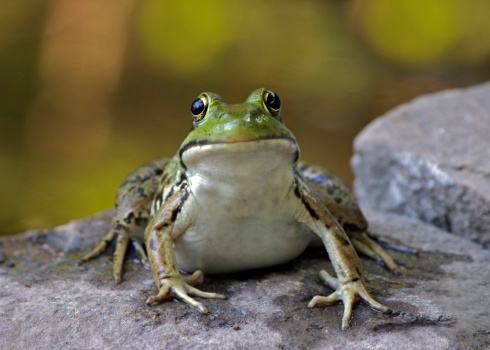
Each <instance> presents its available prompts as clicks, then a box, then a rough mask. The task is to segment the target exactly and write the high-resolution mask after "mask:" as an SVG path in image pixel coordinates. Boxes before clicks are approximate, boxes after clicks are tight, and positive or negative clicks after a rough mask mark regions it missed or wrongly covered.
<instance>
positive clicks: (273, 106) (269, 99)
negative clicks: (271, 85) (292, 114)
mask: <svg viewBox="0 0 490 350" xmlns="http://www.w3.org/2000/svg"><path fill="white" fill-rule="evenodd" d="M263 101H264V107H265V108H266V109H267V110H268V111H269V112H270V114H272V115H274V116H276V115H279V112H280V111H281V99H280V98H279V96H278V95H276V94H275V93H273V92H272V91H270V90H264V95H263Z"/></svg>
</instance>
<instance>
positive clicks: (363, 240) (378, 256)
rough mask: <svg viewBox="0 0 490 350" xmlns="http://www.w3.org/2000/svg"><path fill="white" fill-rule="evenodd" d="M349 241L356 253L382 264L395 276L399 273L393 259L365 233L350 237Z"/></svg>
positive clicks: (398, 268)
mask: <svg viewBox="0 0 490 350" xmlns="http://www.w3.org/2000/svg"><path fill="white" fill-rule="evenodd" d="M351 241H352V244H353V245H354V247H355V248H356V250H357V251H358V252H360V253H362V254H364V255H366V256H368V257H370V258H371V259H373V260H375V261H376V262H378V263H380V264H384V265H385V266H386V267H387V268H388V269H389V270H390V271H392V272H394V273H396V274H399V273H400V272H401V270H400V267H399V266H398V265H397V264H396V263H395V261H394V260H393V258H392V257H391V256H390V255H389V254H388V253H387V252H386V251H385V250H384V249H383V248H381V247H380V246H379V245H378V244H377V243H376V242H374V241H373V240H372V239H371V238H370V237H369V236H368V235H367V234H366V233H362V234H360V235H356V236H354V237H352V238H351Z"/></svg>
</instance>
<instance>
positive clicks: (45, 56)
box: [0, 0, 490, 234]
mask: <svg viewBox="0 0 490 350" xmlns="http://www.w3.org/2000/svg"><path fill="white" fill-rule="evenodd" d="M2 7H3V9H2V11H1V12H0V23H1V25H0V91H1V93H0V99H1V101H0V147H1V148H0V169H1V170H0V195H1V201H0V227H1V229H0V234H12V233H15V232H19V231H22V230H26V229H31V228H48V227H52V226H53V225H57V224H62V223H64V222H66V221H68V220H70V219H75V218H79V217H83V216H88V215H91V214H93V213H96V212H98V211H101V210H103V209H105V208H109V207H112V205H113V199H114V195H115V192H116V189H117V187H118V185H119V183H120V182H121V181H122V180H123V178H124V177H125V175H126V174H127V173H128V172H129V171H131V170H132V169H133V168H135V167H136V166H138V165H139V164H141V163H144V162H146V161H148V160H151V159H153V158H158V157H162V156H171V155H173V153H174V152H175V151H176V150H177V148H178V147H179V146H180V143H181V142H182V140H183V139H184V137H185V135H186V133H187V131H188V129H189V128H190V125H191V120H192V118H191V115H190V111H189V108H190V104H191V102H192V101H193V100H194V98H195V97H196V96H197V95H198V94H199V93H200V92H202V91H214V92H217V93H219V94H221V95H222V96H223V97H224V98H225V100H227V101H228V102H230V103H239V102H242V101H243V100H244V99H245V98H246V97H247V96H248V94H249V93H250V92H251V91H252V90H254V89H256V88H258V87H262V86H266V87H268V88H270V89H272V90H273V91H275V92H276V93H278V94H279V95H280V97H281V99H282V101H283V113H282V114H283V118H284V120H285V122H286V124H287V125H288V127H289V128H290V129H291V130H292V131H293V132H294V134H295V135H296V137H297V139H298V141H299V144H300V146H301V150H302V156H303V158H304V159H308V160H310V161H314V162H317V163H319V164H321V165H323V166H325V167H327V168H330V169H331V170H333V171H335V172H336V173H338V174H339V175H340V176H341V177H342V178H344V179H345V180H346V182H347V183H349V184H350V183H351V182H352V179H353V175H352V173H351V170H350V166H349V159H350V156H351V154H352V141H353V138H354V137H355V135H356V134H357V133H358V132H359V131H360V130H361V129H362V128H363V127H364V126H365V125H366V124H368V123H369V122H370V121H371V120H372V119H374V118H375V117H377V116H379V115H381V114H383V113H385V112H386V111H388V110H389V109H390V108H393V107H395V106H396V105H398V104H400V103H403V102H406V101H409V100H411V99H412V98H414V97H415V96H417V95H420V94H425V93H430V92H435V91H440V90H444V89H448V88H454V87H464V86H468V85H472V84H477V83H481V82H484V81H486V80H488V79H489V77H490V69H489V68H490V41H489V40H488V37H489V34H490V22H489V21H488V20H487V19H488V16H489V15H490V2H488V1H486V0H471V1H468V0H433V1H425V0H398V1H396V2H395V1H389V0H347V1H340V0H337V1H320V0H309V1H302V2H298V1H291V0H290V1H279V0H276V1H266V2H265V1H259V0H250V1H228V0H218V1H214V2H212V6H211V5H210V4H206V3H203V2H199V1H195V0H186V1H160V0H144V1H135V0H120V1H115V2H104V1H96V0H84V1H76V0H51V1H49V2H45V1H40V0H38V1H30V0H17V1H10V2H8V4H7V5H5V4H4V5H2Z"/></svg>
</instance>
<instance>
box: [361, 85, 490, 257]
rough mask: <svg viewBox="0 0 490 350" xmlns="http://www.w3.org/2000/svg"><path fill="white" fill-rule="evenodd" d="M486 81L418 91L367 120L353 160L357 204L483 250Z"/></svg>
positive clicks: (488, 228)
mask: <svg viewBox="0 0 490 350" xmlns="http://www.w3.org/2000/svg"><path fill="white" fill-rule="evenodd" d="M489 96H490V83H487V84H484V85H481V86H477V87H472V88H468V89H461V90H449V91H444V92H441V93H437V94H433V95H429V96H423V97H419V98H417V99H415V100H414V101H413V102H410V103H407V104H405V105H402V106H399V107H398V108H395V109H394V110H392V111H391V112H388V113H387V114H386V115H385V116H383V117H380V118H378V119H376V120H375V121H373V122H372V123H371V124H369V125H368V126H367V127H366V128H365V129H364V130H363V131H362V132H361V133H360V134H359V135H358V136H357V138H356V140H355V146H354V148H355V155H354V157H353V160H352V165H353V168H354V172H355V174H356V180H355V192H356V194H357V196H358V199H359V202H360V204H361V207H363V208H369V209H374V210H381V211H390V212H395V213H400V214H405V215H408V216H411V217H417V218H420V219H421V220H422V221H425V222H428V223H430V224H433V225H436V226H437V227H440V228H442V229H443V230H445V231H449V232H452V233H455V234H459V235H462V236H464V237H466V238H468V239H471V240H473V241H474V242H478V243H480V244H482V246H483V247H486V248H490V157H489V155H490V98H489Z"/></svg>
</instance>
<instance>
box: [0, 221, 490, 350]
mask: <svg viewBox="0 0 490 350" xmlns="http://www.w3.org/2000/svg"><path fill="white" fill-rule="evenodd" d="M110 214H111V212H105V213H103V214H101V215H98V216H94V217H90V218H87V219H84V220H79V221H75V222H72V223H69V224H67V225H64V226H61V227H58V228H56V229H54V230H52V231H34V232H29V233H27V234H24V235H20V236H17V237H12V238H2V239H1V240H0V286H1V287H0V349H31V348H36V349H53V348H66V349H102V348H104V349H116V348H117V349H134V348H144V349H187V348H192V349H208V348H213V349H250V348H254V349H311V348H315V349H317V348H319V349H357V350H358V349H395V350H396V349H423V348H430V349H490V315H489V310H490V270H489V269H488V266H489V263H490V251H488V250H483V249H481V247H480V246H479V245H477V244H474V243H472V242H470V241H469V240H466V239H463V238H461V237H458V236H456V235H451V234H449V233H447V232H444V231H442V230H439V229H437V228H435V227H434V226H431V225H427V224H424V223H422V222H420V221H417V220H415V219H410V218H407V217H402V216H397V215H394V214H382V213H379V212H368V213H367V214H368V215H367V216H368V219H369V220H370V222H371V226H372V229H373V230H374V231H376V232H379V233H380V234H383V236H385V237H389V238H391V239H393V240H395V241H401V242H403V243H404V244H406V245H409V246H411V247H413V248H416V249H418V253H417V254H408V253H401V252H392V255H393V256H394V258H395V260H396V261H398V262H399V264H400V265H401V266H403V267H404V269H405V272H404V274H403V275H402V276H395V275H393V274H391V273H390V272H388V271H387V270H386V269H384V268H383V267H381V266H378V265H376V264H375V263H374V262H372V261H370V260H368V259H363V263H364V266H365V271H366V276H367V279H368V287H369V288H370V290H371V291H372V294H373V295H374V296H375V298H377V299H378V300H379V301H380V302H382V303H385V304H386V305H389V306H390V307H392V308H394V309H396V310H401V312H400V313H398V314H396V315H391V316H390V315H383V314H381V313H378V312H375V311H373V310H371V309H370V308H369V307H367V306H366V305H363V304H361V305H358V306H357V307H356V308H355V310H354V317H353V320H352V322H351V329H350V330H348V331H341V330H340V323H341V317H342V309H343V307H342V305H334V306H329V307H316V308H313V309H308V308H307V307H306V304H307V303H308V301H309V300H310V298H311V297H312V296H314V295H317V294H323V295H325V294H326V293H330V292H331V290H329V288H328V287H326V286H325V285H323V284H322V283H321V282H320V279H319V277H318V271H319V270H320V269H323V268H326V269H327V270H329V271H330V272H332V269H331V266H330V263H329V262H328V260H327V255H326V253H325V252H324V250H323V249H319V248H310V249H308V250H307V251H306V252H305V253H304V254H303V255H302V256H300V257H299V258H297V259H295V260H294V261H292V262H290V263H288V264H286V265H283V266H279V267H276V268H271V269H264V270H259V271H252V272H248V273H240V274H233V275H216V276H209V275H208V276H206V278H205V282H204V284H203V286H202V288H203V289H204V290H207V291H215V292H219V293H223V294H225V295H227V296H228V299H227V300H205V301H204V303H205V304H206V305H207V306H208V307H209V309H210V310H211V313H210V314H209V315H201V314H199V313H198V312H197V311H196V310H194V309H191V308H190V307H189V306H187V305H184V304H181V303H176V302H172V301H168V302H166V303H163V304H161V305H157V306H153V307H147V306H146V305H145V300H146V298H147V297H148V296H150V295H152V294H154V293H155V292H156V287H155V286H154V283H153V280H152V278H151V276H150V272H149V271H146V270H145V269H143V267H142V266H141V265H140V264H138V263H136V262H134V261H132V260H131V259H127V261H126V264H125V275H124V281H123V283H121V284H120V285H117V286H116V285H114V284H113V283H112V282H111V268H112V264H111V256H110V254H106V255H103V256H101V257H100V258H98V259H96V260H94V261H91V262H88V263H87V264H85V265H82V266H76V265H75V261H77V259H79V258H80V257H81V256H82V254H83V252H86V251H87V250H89V249H90V246H91V245H92V244H93V243H94V241H95V239H96V238H97V237H100V236H101V235H102V234H103V233H104V231H105V230H106V229H107V228H108V227H109V224H110V218H109V217H110ZM131 254H133V258H134V253H132V252H130V255H131Z"/></svg>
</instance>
